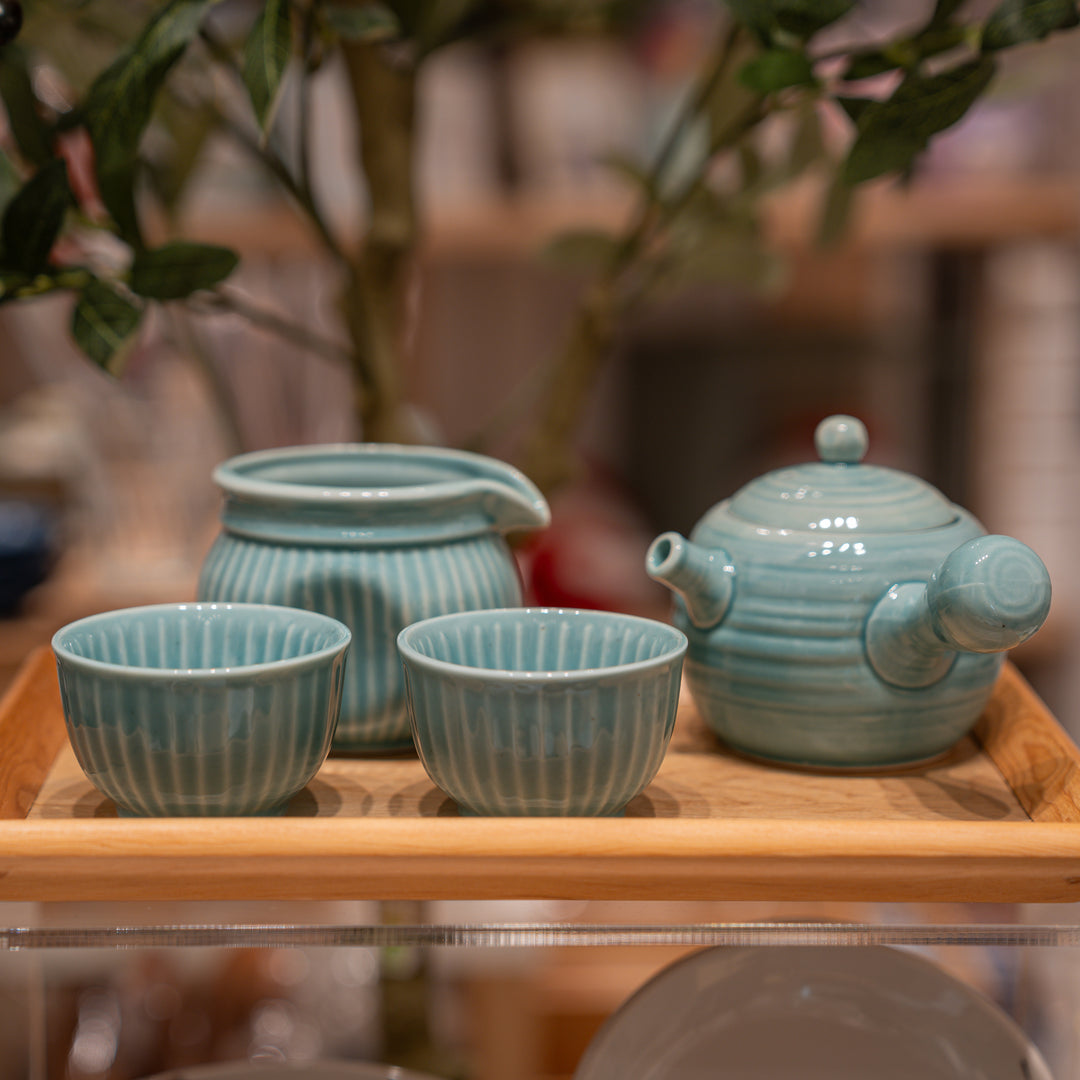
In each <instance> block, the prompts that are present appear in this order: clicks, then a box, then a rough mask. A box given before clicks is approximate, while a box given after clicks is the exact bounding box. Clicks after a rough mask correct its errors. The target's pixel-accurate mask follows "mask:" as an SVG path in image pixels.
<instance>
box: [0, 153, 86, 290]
mask: <svg viewBox="0 0 1080 1080" xmlns="http://www.w3.org/2000/svg"><path fill="white" fill-rule="evenodd" d="M72 201H73V200H72V195H71V188H70V187H69V186H68V176H67V166H66V165H65V164H64V162H63V160H61V159H60V158H54V159H53V160H52V161H50V162H49V164H48V165H44V166H42V168H40V169H38V171H37V172H36V173H35V174H34V175H33V176H32V177H31V178H30V180H29V181H27V183H26V185H25V186H24V187H23V189H22V190H21V191H20V192H19V193H18V194H17V195H15V197H14V198H13V199H12V200H11V202H9V203H8V206H7V210H5V211H4V218H3V222H2V223H0V237H2V241H3V247H4V263H5V265H6V266H7V267H9V268H10V269H12V270H20V271H22V272H23V273H26V274H33V273H36V272H37V271H38V270H43V269H45V267H46V266H47V265H48V262H49V253H50V252H51V251H52V249H53V244H55V243H56V238H57V237H58V236H59V235H60V229H61V228H62V227H63V224H64V215H65V214H66V213H67V209H68V207H69V206H71V204H72Z"/></svg>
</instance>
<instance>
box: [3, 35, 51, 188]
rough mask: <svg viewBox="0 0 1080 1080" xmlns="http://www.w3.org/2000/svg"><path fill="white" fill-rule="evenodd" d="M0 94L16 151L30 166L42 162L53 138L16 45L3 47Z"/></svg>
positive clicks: (43, 162)
mask: <svg viewBox="0 0 1080 1080" xmlns="http://www.w3.org/2000/svg"><path fill="white" fill-rule="evenodd" d="M0 97H2V98H3V99H4V108H5V110H6V112H7V115H8V124H9V126H10V127H11V134H12V135H13V136H14V138H15V145H16V146H18V148H19V153H20V154H22V156H23V157H24V158H26V160H27V162H28V163H29V164H31V165H34V166H37V167H39V166H41V165H44V164H45V162H47V161H48V160H49V159H50V158H51V157H52V139H51V137H50V135H49V129H48V127H47V125H46V124H45V121H44V120H43V119H42V117H41V113H40V112H39V111H38V110H39V104H38V99H37V95H36V94H35V93H34V86H33V83H32V82H31V79H30V68H29V64H28V62H27V58H26V53H25V52H24V51H23V50H22V49H21V48H19V46H18V45H7V46H5V48H4V52H3V58H2V59H0Z"/></svg>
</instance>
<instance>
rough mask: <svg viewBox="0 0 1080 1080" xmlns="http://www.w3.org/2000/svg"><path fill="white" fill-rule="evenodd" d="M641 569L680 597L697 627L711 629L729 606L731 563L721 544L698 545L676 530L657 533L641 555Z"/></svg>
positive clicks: (733, 576)
mask: <svg viewBox="0 0 1080 1080" xmlns="http://www.w3.org/2000/svg"><path fill="white" fill-rule="evenodd" d="M645 570H646V572H647V573H648V575H649V577H651V578H653V579H654V580H656V581H659V582H662V583H663V584H664V585H666V586H667V587H668V588H669V589H671V591H672V592H674V593H676V594H677V595H678V596H680V597H681V598H682V600H683V603H685V604H686V611H687V614H688V615H689V616H690V621H691V622H692V623H693V624H694V625H695V626H696V627H697V628H698V629H699V630H711V629H712V628H713V627H714V626H716V625H717V624H719V623H720V621H721V620H722V619H723V618H724V616H725V615H726V614H727V611H728V608H729V607H730V606H731V597H732V594H733V593H734V590H735V567H734V566H733V565H732V562H731V556H729V555H728V553H727V552H726V551H724V550H722V549H721V548H714V549H711V548H703V547H699V546H698V545H697V544H694V543H692V542H691V541H689V540H687V539H685V538H684V537H683V536H681V535H680V534H679V533H677V532H666V533H661V535H660V536H658V537H657V538H656V539H655V540H654V541H653V542H652V544H651V545H650V547H649V551H648V554H647V555H646V556H645Z"/></svg>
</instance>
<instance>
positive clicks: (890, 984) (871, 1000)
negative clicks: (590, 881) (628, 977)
mask: <svg viewBox="0 0 1080 1080" xmlns="http://www.w3.org/2000/svg"><path fill="white" fill-rule="evenodd" d="M631 1078H633V1080H706V1078H707V1080H787V1078H791V1080H1052V1077H1051V1076H1050V1072H1049V1070H1048V1069H1047V1067H1046V1064H1045V1062H1044V1061H1043V1060H1042V1057H1041V1056H1040V1055H1039V1053H1038V1051H1037V1050H1036V1049H1035V1048H1034V1047H1033V1046H1032V1045H1031V1044H1030V1043H1029V1042H1028V1040H1027V1038H1026V1037H1025V1036H1024V1034H1023V1032H1021V1030H1020V1028H1019V1027H1017V1025H1016V1024H1015V1023H1014V1022H1013V1021H1012V1020H1011V1019H1010V1018H1009V1017H1008V1016H1006V1015H1005V1014H1004V1013H1003V1012H1002V1011H1001V1010H1000V1009H999V1008H998V1007H997V1006H996V1005H994V1004H993V1003H992V1002H990V1001H989V1000H988V999H987V998H985V997H984V996H983V995H982V994H979V993H977V992H976V991H975V990H973V989H971V987H969V986H966V985H965V984H964V983H962V982H959V981H958V980H956V979H955V978H953V977H952V976H951V975H948V974H947V973H946V972H944V971H942V970H941V968H939V967H938V966H937V965H936V964H933V963H931V962H930V961H928V960H924V959H923V958H921V957H919V956H915V955H912V954H911V953H908V952H903V951H900V950H897V949H891V948H885V947H881V946H874V947H866V948H851V947H836V948H830V947H828V946H791V947H786V946H767V947H762V948H756V949H753V948H747V949H736V948H725V947H720V948H715V949H708V950H706V951H704V952H700V953H695V954H694V955H693V956H690V957H687V958H686V959H684V960H680V961H679V962H677V963H675V964H673V965H672V966H671V967H669V968H666V969H665V970H664V971H662V972H660V974H659V975H657V976H656V977H655V978H653V979H652V980H650V981H649V982H648V983H646V984H645V986H644V987H642V988H641V989H640V990H639V991H638V992H637V993H636V994H634V996H633V997H631V998H630V1000H629V1001H627V1002H626V1003H625V1004H624V1005H623V1006H622V1007H621V1008H620V1009H619V1010H618V1012H616V1013H615V1014H614V1015H613V1016H612V1017H610V1018H609V1019H608V1021H607V1023H605V1024H604V1026H603V1027H602V1028H601V1029H600V1031H599V1032H598V1034H597V1035H596V1037H595V1038H594V1039H593V1041H592V1043H591V1044H590V1046H589V1048H588V1050H587V1051H586V1052H585V1056H584V1057H583V1058H582V1059H581V1064H580V1065H579V1066H578V1069H577V1072H576V1073H575V1074H574V1080H631Z"/></svg>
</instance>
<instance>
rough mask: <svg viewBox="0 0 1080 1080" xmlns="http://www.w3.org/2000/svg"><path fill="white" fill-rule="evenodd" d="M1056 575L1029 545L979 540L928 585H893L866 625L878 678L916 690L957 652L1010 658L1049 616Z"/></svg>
mask: <svg viewBox="0 0 1080 1080" xmlns="http://www.w3.org/2000/svg"><path fill="white" fill-rule="evenodd" d="M1050 592H1051V589H1050V575H1049V574H1048V573H1047V571H1046V567H1045V566H1044V565H1043V563H1042V560H1041V559H1040V558H1039V556H1038V555H1036V554H1035V552H1034V551H1032V550H1031V548H1029V547H1027V545H1025V544H1022V543H1020V541H1019V540H1013V539H1012V538H1010V537H1008V536H980V537H976V538H975V539H974V540H969V541H968V542H967V543H966V544H962V545H961V546H960V547H958V548H957V549H956V550H955V551H954V552H952V553H951V554H950V555H948V556H947V557H946V558H945V560H944V561H943V562H942V563H941V565H940V566H939V567H938V568H937V569H936V570H935V571H934V572H933V574H931V575H930V580H929V581H928V582H927V583H926V584H925V585H917V584H906V585H905V584H902V585H894V586H893V587H892V588H891V589H889V591H888V592H887V593H886V594H885V595H884V596H883V597H882V598H881V600H879V601H878V603H877V605H876V607H875V608H874V610H873V611H872V612H871V614H870V619H869V621H868V622H867V624H866V654H867V659H868V660H869V661H870V665H871V666H872V667H873V669H874V671H875V672H877V674H878V676H879V678H881V679H882V680H883V681H885V682H887V683H890V684H891V685H893V686H899V687H907V688H917V687H922V686H930V685H932V684H933V683H935V682H937V681H938V680H939V679H942V678H943V677H944V676H945V675H946V673H947V672H948V670H949V668H950V667H951V666H952V662H953V659H954V657H955V654H956V653H958V652H971V653H994V652H1004V651H1005V650H1006V649H1011V648H1013V647H1014V646H1015V645H1019V644H1020V643H1021V642H1023V641H1026V640H1027V639H1028V638H1029V637H1031V635H1032V634H1034V633H1035V631H1036V630H1038V629H1039V627H1040V626H1042V624H1043V622H1045V620H1046V616H1047V614H1048V613H1049V611H1050Z"/></svg>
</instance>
